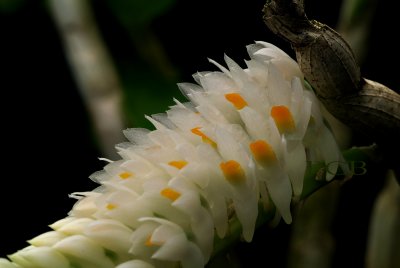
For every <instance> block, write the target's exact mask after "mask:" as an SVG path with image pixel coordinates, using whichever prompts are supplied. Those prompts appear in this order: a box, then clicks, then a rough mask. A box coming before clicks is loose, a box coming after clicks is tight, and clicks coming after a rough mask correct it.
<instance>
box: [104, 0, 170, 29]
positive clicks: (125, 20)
mask: <svg viewBox="0 0 400 268" xmlns="http://www.w3.org/2000/svg"><path fill="white" fill-rule="evenodd" d="M106 2H107V4H108V6H109V7H110V9H111V10H112V11H113V12H114V13H115V14H116V16H117V18H118V19H119V20H120V22H121V23H122V24H123V25H124V26H125V27H128V28H129V29H130V30H134V29H136V28H141V27H143V25H146V24H149V23H150V22H151V21H152V20H153V19H154V18H156V17H158V16H159V15H161V14H163V13H164V12H166V11H168V9H169V8H170V7H171V6H172V5H173V4H174V3H175V0H106Z"/></svg>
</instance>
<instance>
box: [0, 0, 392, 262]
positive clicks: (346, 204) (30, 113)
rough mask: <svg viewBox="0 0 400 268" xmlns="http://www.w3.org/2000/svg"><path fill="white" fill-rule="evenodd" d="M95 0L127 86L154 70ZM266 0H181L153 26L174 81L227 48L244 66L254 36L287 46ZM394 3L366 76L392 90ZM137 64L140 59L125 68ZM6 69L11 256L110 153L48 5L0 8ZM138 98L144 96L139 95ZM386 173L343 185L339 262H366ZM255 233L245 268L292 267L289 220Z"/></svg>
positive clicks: (63, 209) (332, 9)
mask: <svg viewBox="0 0 400 268" xmlns="http://www.w3.org/2000/svg"><path fill="white" fill-rule="evenodd" d="M92 2H93V7H94V11H95V14H96V19H97V22H98V24H99V27H100V29H101V31H102V34H103V37H104V38H105V42H106V44H107V46H108V47H109V49H110V51H111V54H112V56H113V59H114V60H115V61H116V63H117V65H118V68H119V71H120V72H121V75H122V79H123V81H124V83H126V84H129V79H134V77H135V76H134V74H132V77H133V78H132V77H130V76H129V70H137V69H135V68H137V66H140V64H143V65H142V66H143V70H148V69H151V68H150V67H149V66H147V65H146V63H144V62H143V60H142V59H140V57H139V56H138V52H137V51H136V50H135V48H134V46H132V43H131V42H132V40H131V38H130V36H129V35H128V34H127V32H126V29H124V28H123V27H122V26H121V24H120V23H119V22H118V20H117V19H116V18H115V15H114V13H112V12H111V11H110V9H109V8H108V6H107V5H106V3H105V2H104V1H101V0H99V1H92ZM263 4H264V1H262V0H257V1H228V0H220V1H212V0H203V1H187V0H186V1H185V0H178V1H176V4H175V5H174V6H172V8H171V9H170V10H168V12H166V13H164V14H162V15H161V16H159V17H158V18H156V19H155V20H154V21H153V22H152V23H151V24H150V27H151V29H152V31H153V32H154V33H155V34H156V36H157V37H158V38H159V40H160V42H161V43H162V44H163V46H164V48H165V50H166V54H167V55H168V56H169V58H170V60H171V62H172V64H173V65H174V66H175V67H176V69H177V70H178V74H177V76H176V81H175V80H174V81H169V83H173V84H174V83H177V82H180V81H189V82H191V81H192V79H191V74H192V73H194V72H196V71H202V70H208V69H210V68H213V67H212V66H211V65H210V64H209V63H208V61H207V58H212V59H215V60H217V61H218V62H222V58H223V53H227V54H228V55H229V56H230V57H232V58H233V59H236V60H237V61H238V62H240V60H241V59H244V58H248V57H247V55H246V50H245V45H247V44H250V43H252V42H253V41H255V40H265V41H268V42H271V43H274V44H276V45H278V46H279V47H281V48H283V49H284V50H286V51H287V52H289V53H291V50H290V47H289V46H288V44H287V43H285V42H284V41H282V40H280V39H278V38H276V37H274V36H273V35H272V34H271V33H270V32H269V30H268V29H267V28H266V27H265V26H264V24H263V21H262V13H261V9H262V6H263ZM340 4H341V1H319V0H308V1H306V5H307V6H306V9H307V13H308V16H309V18H313V19H317V20H319V21H321V22H323V23H326V24H328V25H330V26H331V27H335V26H336V23H337V18H338V14H339V8H340ZM394 5H395V3H393V1H388V0H386V1H379V5H378V8H377V9H376V15H375V18H374V23H373V26H372V27H371V38H370V41H369V42H368V43H367V44H366V45H368V46H369V47H370V50H369V53H368V54H367V57H366V61H365V64H364V65H363V66H362V71H363V74H364V76H365V77H368V78H371V79H375V80H377V81H379V82H381V83H383V84H386V85H387V86H389V87H391V88H393V89H394V90H396V89H397V88H398V82H399V79H400V77H399V75H398V67H397V63H398V62H399V53H398V51H397V47H398V43H397V42H395V41H394V38H395V37H396V36H395V35H396V34H397V32H398V31H397V30H396V29H397V26H398V24H399V23H398V22H397V20H396V16H398V15H397V14H396V9H395V8H394ZM132 62H136V63H137V64H139V65H135V66H136V67H132V69H129V67H127V66H129V63H132ZM0 68H1V76H0V89H1V99H0V100H1V105H0V109H1V112H0V116H1V134H2V135H1V140H2V145H3V146H2V151H1V152H2V158H1V159H3V160H2V161H1V170H2V172H1V176H0V181H1V183H0V204H1V206H0V213H1V214H0V215H1V216H0V217H1V218H0V256H4V255H6V254H10V253H12V252H14V251H16V250H18V249H20V248H22V247H24V246H26V245H27V243H26V242H25V241H26V240H28V239H30V238H32V237H34V236H36V235H38V234H40V233H42V232H45V231H48V230H49V228H48V227H47V225H48V224H50V223H52V222H54V221H56V220H58V219H60V218H63V217H65V216H66V213H67V212H68V211H69V210H70V208H71V206H72V205H73V203H74V200H71V199H69V198H68V194H70V193H72V192H75V191H86V190H91V189H93V188H94V187H95V186H96V184H94V183H93V182H91V181H90V180H89V179H88V178H87V177H88V176H89V175H90V174H91V173H92V172H94V171H96V170H99V169H101V168H102V166H103V163H101V162H100V161H99V160H98V159H97V158H98V157H101V156H102V155H101V153H100V152H99V150H98V149H97V145H96V143H95V141H94V140H95V139H94V138H93V133H92V131H91V123H90V120H89V117H88V115H87V113H86V108H85V107H84V104H83V102H82V100H81V98H80V95H79V92H78V90H77V87H76V84H75V82H74V80H73V77H72V75H71V72H70V70H69V66H68V64H67V62H66V59H65V56H64V53H63V49H62V43H61V41H60V38H59V35H58V33H57V30H56V28H55V26H54V23H53V21H52V19H51V17H50V16H49V12H48V10H47V8H46V5H45V4H43V3H41V2H39V1H25V2H24V3H23V4H21V6H20V7H19V8H18V9H16V10H15V11H13V12H3V13H2V14H0ZM149 73H150V74H149V76H151V71H149ZM159 90H160V91H159V92H157V93H155V92H154V91H153V92H148V93H149V94H150V96H151V97H150V99H151V98H153V97H154V95H155V94H156V95H161V97H162V98H163V99H162V101H160V100H156V101H155V102H156V103H157V105H152V104H151V101H149V100H148V98H149V97H147V99H146V101H144V102H142V103H144V104H142V106H136V105H134V104H133V105H132V106H135V107H133V108H132V110H133V111H134V113H135V114H136V116H138V117H137V118H136V117H134V116H131V117H129V120H130V121H128V123H127V126H126V127H132V126H133V125H134V126H138V127H143V124H145V123H142V122H143V121H141V120H143V119H142V115H143V114H145V113H146V114H149V113H150V114H151V113H156V112H162V111H164V110H165V109H166V108H167V105H168V104H172V97H173V96H178V95H179V92H178V90H177V88H175V89H173V90H164V89H162V88H160V89H159ZM145 94H146V90H145V91H144V92H143V91H142V92H135V91H134V90H133V91H130V92H129V93H127V95H128V96H131V97H130V98H133V97H132V96H144V95H145ZM144 98H146V97H144ZM127 99H128V101H129V97H128V98H127ZM135 101H137V102H140V98H139V100H135ZM128 103H129V102H128ZM160 103H161V104H160ZM145 127H147V125H145ZM381 179H382V178H377V177H376V175H375V174H372V175H370V176H365V177H363V178H357V179H354V180H353V181H351V182H349V183H347V184H345V185H344V186H343V187H342V188H343V190H342V193H341V196H342V197H341V199H340V203H339V209H338V212H337V215H336V217H335V221H334V223H333V232H334V234H335V238H336V245H337V251H336V253H335V254H336V255H335V262H334V267H361V266H362V265H363V258H364V250H365V243H366V240H365V239H366V233H367V228H368V226H367V222H368V220H369V213H370V209H371V205H372V202H373V200H374V196H375V195H376V193H377V191H378V190H379V188H380V187H381V185H382V183H381V182H380V181H381ZM258 232H260V233H261V234H259V235H258V236H256V239H255V241H254V242H253V243H251V244H241V245H240V246H239V247H238V249H237V254H238V255H239V257H240V258H242V259H245V260H248V262H249V264H255V263H261V264H263V263H268V267H284V265H285V259H284V257H285V252H286V247H287V243H288V238H289V235H290V227H289V226H286V225H284V224H281V225H280V226H279V227H278V228H276V229H273V230H270V229H263V230H259V231H258ZM257 251H258V252H263V254H259V253H258V254H257ZM271 263H273V264H274V265H271ZM261 266H262V267H263V266H264V265H261ZM265 266H267V264H266V265H265Z"/></svg>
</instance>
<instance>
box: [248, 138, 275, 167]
mask: <svg viewBox="0 0 400 268" xmlns="http://www.w3.org/2000/svg"><path fill="white" fill-rule="evenodd" d="M250 150H251V152H252V153H253V156H254V159H255V160H256V161H257V163H259V164H260V165H262V166H266V165H269V164H271V163H273V162H275V161H276V160H277V158H276V155H275V152H274V150H273V149H272V147H271V145H269V144H268V143H267V142H265V141H263V140H257V141H254V142H252V143H250Z"/></svg>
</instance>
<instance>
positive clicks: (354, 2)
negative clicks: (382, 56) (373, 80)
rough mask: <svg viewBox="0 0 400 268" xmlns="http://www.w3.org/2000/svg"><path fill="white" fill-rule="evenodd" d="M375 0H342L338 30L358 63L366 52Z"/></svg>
mask: <svg viewBox="0 0 400 268" xmlns="http://www.w3.org/2000/svg"><path fill="white" fill-rule="evenodd" d="M377 4H378V1H377V0H344V1H343V4H342V8H341V11H340V15H339V22H338V25H337V30H338V32H339V33H340V34H341V35H342V37H343V38H344V39H345V40H346V41H347V42H348V43H349V45H350V46H351V48H352V49H353V52H354V54H355V56H356V59H357V61H358V64H360V65H362V63H363V61H364V58H365V56H366V54H367V52H368V43H369V42H368V38H369V34H370V29H371V23H372V20H373V17H374V14H375V11H376V7H377Z"/></svg>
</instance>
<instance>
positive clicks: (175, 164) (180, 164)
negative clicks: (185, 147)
mask: <svg viewBox="0 0 400 268" xmlns="http://www.w3.org/2000/svg"><path fill="white" fill-rule="evenodd" d="M168 165H170V166H173V167H176V168H177V169H182V168H183V167H185V166H186V165H187V162H186V161H185V160H178V161H171V162H169V163H168Z"/></svg>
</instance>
